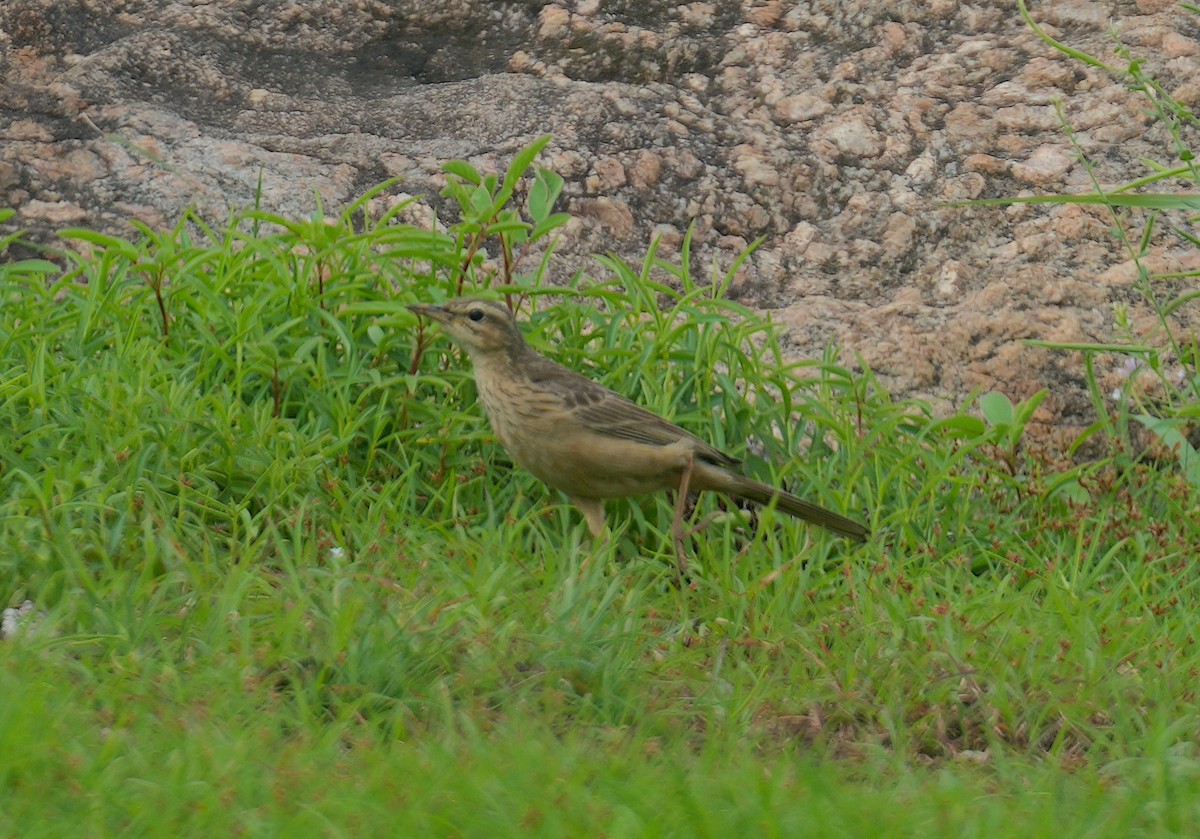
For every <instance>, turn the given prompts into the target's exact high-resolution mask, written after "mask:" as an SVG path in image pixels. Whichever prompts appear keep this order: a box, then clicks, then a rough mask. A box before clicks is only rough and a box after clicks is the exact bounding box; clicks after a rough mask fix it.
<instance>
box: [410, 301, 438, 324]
mask: <svg viewBox="0 0 1200 839" xmlns="http://www.w3.org/2000/svg"><path fill="white" fill-rule="evenodd" d="M405 308H406V309H408V310H409V311H410V312H413V313H414V314H417V315H420V316H421V317H425V318H429V319H430V320H432V321H436V322H438V323H440V322H442V321H444V320H445V319H446V310H445V309H443V308H442V307H441V306H432V305H430V304H428V303H409V304H408V305H407V306H406V307H405Z"/></svg>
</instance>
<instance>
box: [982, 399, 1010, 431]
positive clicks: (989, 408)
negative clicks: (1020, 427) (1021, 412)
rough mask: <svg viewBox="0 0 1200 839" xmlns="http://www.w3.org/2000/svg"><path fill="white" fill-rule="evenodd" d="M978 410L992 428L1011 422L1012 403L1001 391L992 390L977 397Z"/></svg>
mask: <svg viewBox="0 0 1200 839" xmlns="http://www.w3.org/2000/svg"><path fill="white" fill-rule="evenodd" d="M979 410H981V411H982V412H983V417H984V419H986V420H987V421H988V424H989V425H991V426H992V427H994V428H996V427H1000V426H1007V425H1012V424H1013V418H1014V412H1013V404H1012V402H1010V401H1009V399H1008V397H1007V396H1005V395H1004V394H1003V393H998V392H996V391H994V390H993V391H991V392H990V393H985V394H984V395H983V396H981V397H980V398H979Z"/></svg>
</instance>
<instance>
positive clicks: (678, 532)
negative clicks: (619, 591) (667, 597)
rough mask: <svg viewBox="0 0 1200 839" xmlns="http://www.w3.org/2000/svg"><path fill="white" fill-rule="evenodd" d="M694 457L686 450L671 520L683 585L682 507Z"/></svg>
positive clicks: (690, 478) (685, 563) (685, 501)
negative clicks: (673, 516)
mask: <svg viewBox="0 0 1200 839" xmlns="http://www.w3.org/2000/svg"><path fill="white" fill-rule="evenodd" d="M694 457H695V455H694V453H692V452H688V454H687V460H685V461H684V463H683V473H682V474H681V475H680V476H679V495H678V497H676V499H675V518H674V519H672V520H671V538H672V539H673V540H674V541H675V573H676V575H677V576H678V578H679V584H680V585H683V581H684V579H685V578H686V577H687V575H688V563H687V554H686V553H685V552H684V546H683V539H684V533H683V508H684V507H686V506H687V492H688V484H689V483H690V482H691V480H692V464H693V458H694Z"/></svg>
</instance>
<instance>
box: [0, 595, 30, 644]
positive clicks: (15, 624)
mask: <svg viewBox="0 0 1200 839" xmlns="http://www.w3.org/2000/svg"><path fill="white" fill-rule="evenodd" d="M32 613H33V601H32V600H26V601H25V602H24V603H22V604H21V605H20V606H16V607H14V608H9V609H5V610H4V612H3V614H0V641H7V640H8V639H9V638H12V637H13V636H14V635H16V634H17V630H19V629H20V628H21V619H22V618H25V617H28V616H29V615H30V614H32Z"/></svg>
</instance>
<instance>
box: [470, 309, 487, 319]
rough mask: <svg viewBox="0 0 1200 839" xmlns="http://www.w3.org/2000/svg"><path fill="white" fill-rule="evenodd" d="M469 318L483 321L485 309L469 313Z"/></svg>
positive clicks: (473, 310)
mask: <svg viewBox="0 0 1200 839" xmlns="http://www.w3.org/2000/svg"><path fill="white" fill-rule="evenodd" d="M467 317H469V318H470V319H471V320H474V321H481V320H483V309H472V310H471V311H469V312H467Z"/></svg>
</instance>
